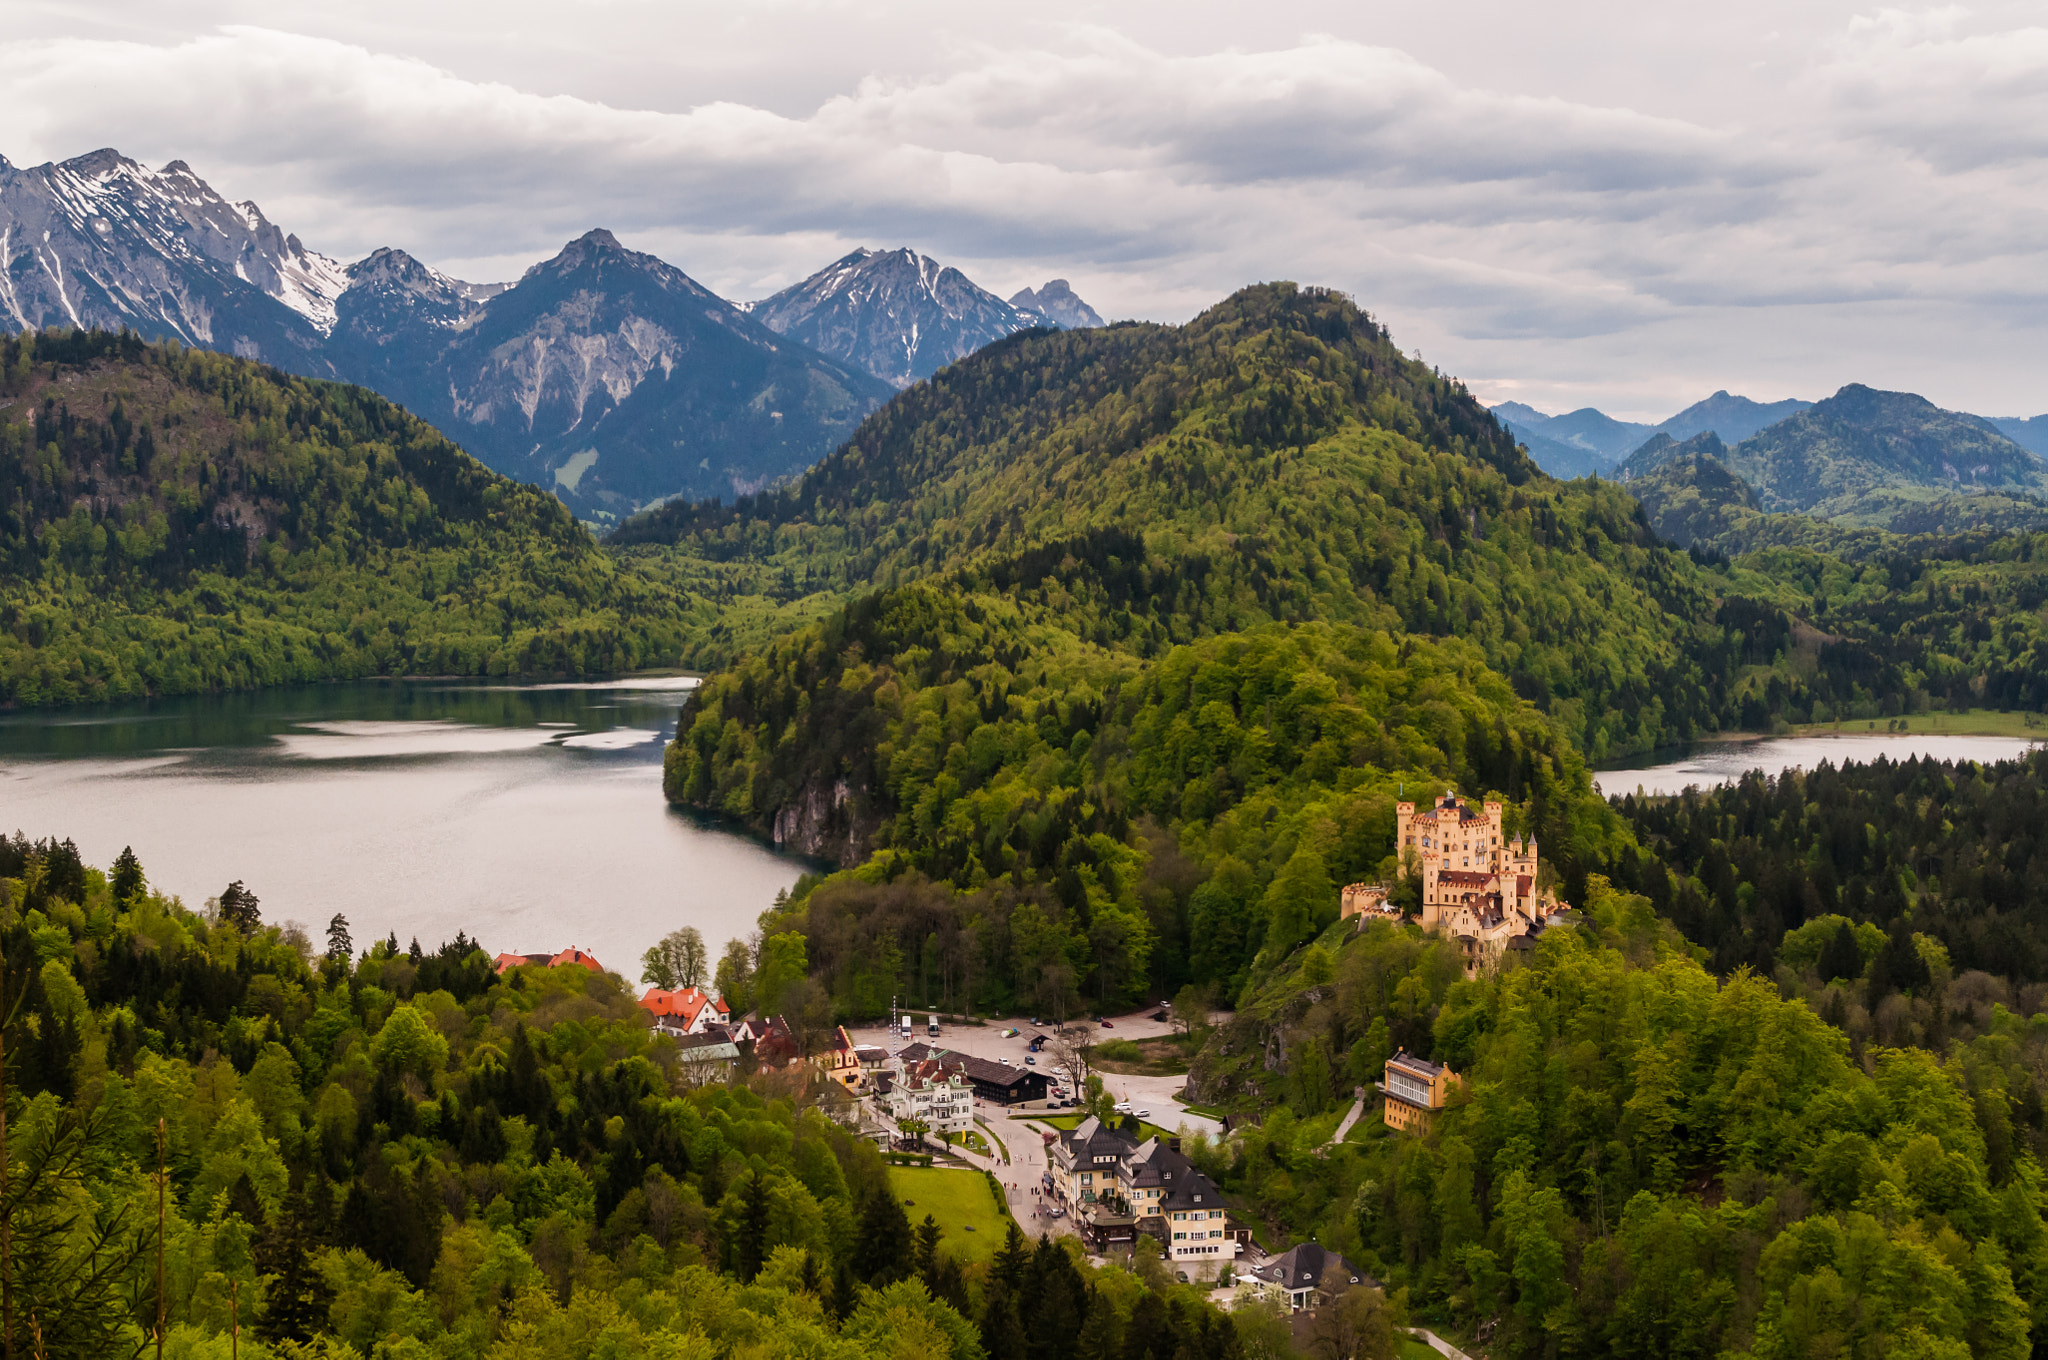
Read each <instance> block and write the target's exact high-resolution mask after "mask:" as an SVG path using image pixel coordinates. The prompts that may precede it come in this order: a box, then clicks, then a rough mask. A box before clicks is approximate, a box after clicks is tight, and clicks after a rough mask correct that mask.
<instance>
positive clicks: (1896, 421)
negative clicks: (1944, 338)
mask: <svg viewBox="0 0 2048 1360" xmlns="http://www.w3.org/2000/svg"><path fill="white" fill-rule="evenodd" d="M1726 461H1727V464H1728V470H1729V471H1730V472H1733V473H1734V474H1735V475H1736V476H1738V477H1741V478H1742V479H1743V480H1744V481H1745V482H1747V483H1749V485H1750V486H1751V487H1753V488H1755V490H1756V493H1757V496H1758V498H1759V500H1760V501H1761V502H1762V504H1763V507H1764V508H1765V509H1767V510H1783V511H1799V512H1802V513H1806V514H1811V515H1817V516H1819V517H1821V518H1826V519H1846V520H1851V521H1854V522H1859V523H1870V524H1878V525H1880V526H1882V525H1883V524H1886V523H1889V522H1890V519H1891V518H1892V516H1894V515H1895V514H1897V513H1898V511H1899V510H1900V509H1901V508H1903V507H1905V506H1907V505H1910V504H1913V503H1924V502H1927V501H1928V500H1930V499H1931V498H1933V497H1935V496H1939V495H1945V494H1952V493H1959V492H1970V493H1975V492H1979V491H1986V490H1995V491H2001V492H2005V493H2007V494H2013V493H2019V494H2023V495H2026V496H2037V495H2041V494H2044V493H2048V468H2044V467H2043V465H2042V463H2041V460H2040V459H2038V458H2036V457H2035V456H2034V455H2033V454H2031V453H2029V452H2028V451H2027V450H2026V449H2024V448H2022V447H2020V446H2019V445H2018V444H2016V443H2014V442H2013V441H2012V440H2011V439H2009V438H2007V437H2006V436H2005V435H2004V434H2003V433H2001V432H2000V431H1999V430H1998V429H1997V427H1995V426H1994V425H1992V424H1991V422H1990V421H1987V420H1985V419H1983V418H1982V417H1979V416H1972V415H1963V414H1961V413H1959V412H1955V411H1944V410H1942V409H1941V408H1940V407H1938V406H1936V405H1935V404H1934V403H1933V402H1931V401H1928V400H1927V399H1926V398H1925V397H1920V396H1915V395H1913V394H1912V393H1910V392H1881V391H1878V390H1876V389H1874V388H1869V387H1865V386H1863V385H1862V384H1860V383H1851V384H1850V385H1848V386H1847V387H1844V388H1843V389H1842V390H1841V391H1839V392H1837V393H1835V395H1834V396H1832V397H1829V398H1828V399H1827V400H1826V401H1822V402H1819V403H1817V404H1816V405H1814V406H1813V407H1811V408H1809V409H1808V410H1805V411H1802V412H1800V413H1799V414H1798V415H1795V416H1793V417H1791V418H1790V419H1788V420H1783V421H1780V422H1778V423H1777V424H1775V425H1772V426H1770V427H1769V428H1767V429H1765V430H1763V431H1761V432H1759V433H1758V434H1756V435H1753V436H1752V437H1750V438H1749V439H1746V440H1744V441H1743V442H1742V443H1740V444H1738V445H1736V446H1735V447H1734V448H1732V449H1730V450H1729V451H1728V455H1727V460H1726Z"/></svg>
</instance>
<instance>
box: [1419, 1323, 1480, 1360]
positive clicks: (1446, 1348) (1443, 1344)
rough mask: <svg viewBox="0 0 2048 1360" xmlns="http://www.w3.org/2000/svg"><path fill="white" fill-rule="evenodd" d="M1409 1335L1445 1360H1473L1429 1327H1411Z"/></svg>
mask: <svg viewBox="0 0 2048 1360" xmlns="http://www.w3.org/2000/svg"><path fill="white" fill-rule="evenodd" d="M1408 1335H1410V1336H1412V1337H1414V1338H1415V1339H1416V1340H1417V1341H1420V1342H1423V1343H1424V1344H1426V1345H1427V1346H1428V1347H1429V1348H1430V1349H1431V1350H1433V1351H1435V1352H1436V1353H1437V1354H1438V1355H1441V1356H1443V1357H1444V1358H1445V1360H1472V1357H1471V1356H1469V1355H1467V1354H1465V1352H1463V1351H1461V1350H1459V1349H1458V1348H1457V1347H1456V1346H1453V1345H1452V1344H1451V1343H1450V1342H1448V1341H1446V1340H1444V1339H1443V1338H1442V1337H1440V1336H1438V1335H1437V1334H1436V1333H1435V1332H1432V1331H1431V1330H1429V1328H1427V1327H1410V1328H1409V1329H1408Z"/></svg>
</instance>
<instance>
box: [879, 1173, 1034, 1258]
mask: <svg viewBox="0 0 2048 1360" xmlns="http://www.w3.org/2000/svg"><path fill="white" fill-rule="evenodd" d="M889 1188H890V1189H892V1190H894V1191H895V1192H896V1195H897V1198H899V1199H901V1200H902V1201H903V1212H904V1213H905V1214H908V1215H909V1216H910V1226H911V1227H913V1228H915V1227H916V1226H917V1225H919V1224H920V1223H923V1222H924V1216H925V1215H926V1214H930V1215H931V1216H932V1218H933V1219H934V1220H935V1221H937V1223H938V1225H939V1226H940V1227H941V1228H944V1229H945V1230H946V1236H945V1238H944V1239H943V1240H942V1241H941V1242H940V1244H939V1250H941V1251H943V1252H948V1253H950V1254H951V1255H953V1256H955V1257H957V1258H958V1259H959V1260H961V1261H963V1262H967V1261H986V1260H988V1259H989V1258H990V1257H992V1256H994V1255H995V1254H996V1249H997V1248H999V1247H1001V1246H1002V1245H1003V1238H1004V1236H1005V1235H1006V1234H1007V1233H1008V1231H1009V1223H1010V1219H1009V1215H1008V1214H1006V1213H1004V1212H1003V1211H1002V1210H1000V1209H998V1208H996V1196H995V1192H994V1191H993V1190H991V1189H989V1186H988V1177H987V1176H985V1175H983V1174H982V1173H981V1172H979V1171H959V1170H955V1169H953V1168H952V1167H936V1166H935V1167H916V1166H892V1167H890V1168H889ZM969 1228H972V1229H973V1231H972V1232H969V1231H968V1229H969Z"/></svg>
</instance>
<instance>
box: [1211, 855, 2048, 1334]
mask: <svg viewBox="0 0 2048 1360" xmlns="http://www.w3.org/2000/svg"><path fill="white" fill-rule="evenodd" d="M1585 914H1586V916H1587V918H1588V919H1587V920H1586V922H1585V923H1584V924H1582V925H1580V926H1577V927H1567V928H1563V929H1553V930H1551V931H1549V932H1547V933H1546V934H1545V935H1544V936H1543V938H1542V940H1541V941H1540V943H1539V944H1538V946H1537V948H1536V949H1535V950H1534V951H1533V953H1532V954H1531V955H1530V956H1529V957H1528V958H1527V959H1526V960H1525V961H1524V962H1523V963H1522V964H1521V965H1520V966H1516V967H1511V968H1506V969H1503V970H1501V971H1499V972H1497V973H1492V974H1489V975H1483V976H1481V977H1479V978H1476V979H1472V980H1467V979H1466V978H1465V977H1464V970H1463V967H1462V964H1461V960H1460V957H1459V954H1458V950H1457V946H1456V945H1455V944H1454V943H1451V942H1449V941H1445V940H1441V939H1436V938H1432V937H1427V936H1423V935H1421V934H1420V933H1419V932H1416V931H1415V930H1413V929H1412V928H1404V927H1399V926H1394V925H1390V924H1386V923H1374V924H1371V925H1368V926H1366V927H1365V928H1364V929H1363V930H1362V931H1354V930H1353V929H1352V928H1351V926H1350V923H1346V924H1344V925H1342V926H1337V927H1334V928H1332V929H1331V930H1330V931H1329V932H1326V934H1325V935H1324V937H1323V938H1322V939H1321V940H1320V941H1319V942H1318V943H1317V944H1316V945H1314V946H1312V947H1311V948H1309V949H1308V950H1305V951H1303V953H1302V954H1301V955H1300V956H1298V961H1297V962H1296V963H1294V964H1293V965H1292V966H1290V967H1289V968H1288V969H1286V970H1284V971H1283V972H1281V973H1279V974H1276V975H1275V976H1274V977H1273V978H1272V979H1271V980H1269V981H1268V982H1267V983H1266V984H1265V985H1264V986H1262V987H1260V988H1258V989H1256V990H1255V991H1254V992H1253V993H1252V994H1250V995H1249V996H1247V997H1246V999H1245V1001H1244V1004H1243V1005H1242V1006H1241V1007H1240V1009H1239V1011H1238V1013H1237V1014H1236V1016H1235V1017H1234V1018H1233V1019H1232V1020H1231V1021H1230V1022H1229V1023H1228V1024H1227V1025H1226V1026H1224V1027H1223V1028H1222V1029H1221V1030H1219V1031H1218V1033H1217V1035H1216V1036H1215V1037H1214V1038H1213V1039H1212V1040H1211V1041H1210V1043H1209V1044H1208V1046H1207V1047H1206V1048H1205V1049H1204V1050H1203V1053H1202V1056H1201V1058H1200V1059H1199V1060H1198V1061H1197V1064H1196V1067H1195V1070H1194V1073H1193V1075H1192V1076H1191V1078H1190V1081H1191V1084H1192V1085H1193V1086H1194V1087H1195V1088H1196V1089H1197V1090H1198V1091H1199V1092H1200V1093H1201V1094H1202V1095H1204V1096H1205V1097H1207V1098H1211V1099H1218V1100H1222V1099H1232V1098H1236V1099H1248V1100H1255V1101H1258V1102H1261V1103H1264V1104H1266V1105H1267V1106H1268V1108H1269V1110H1270V1113H1269V1114H1268V1115H1267V1117H1266V1118H1265V1120H1264V1121H1263V1123H1262V1124H1260V1125H1259V1126H1257V1127H1255V1128H1247V1129H1245V1130H1243V1131H1242V1132H1240V1134H1239V1135H1238V1136H1237V1137H1235V1138H1233V1139H1232V1140H1231V1141H1230V1142H1229V1143H1227V1144H1223V1145H1220V1146H1219V1145H1205V1146H1203V1147H1201V1148H1200V1149H1198V1150H1197V1153H1196V1156H1197V1158H1198V1160H1200V1161H1202V1162H1203V1163H1204V1164H1205V1165H1206V1167H1207V1168H1208V1169H1210V1170H1211V1171H1212V1173H1213V1174H1215V1175H1216V1176H1218V1177H1219V1179H1220V1180H1221V1182H1222V1184H1223V1186H1224V1188H1225V1189H1226V1190H1227V1191H1229V1192H1230V1193H1232V1194H1233V1195H1235V1196H1237V1198H1238V1202H1239V1204H1240V1205H1241V1206H1242V1207H1243V1208H1244V1209H1245V1210H1246V1211H1247V1212H1253V1213H1257V1214H1259V1215H1262V1216H1264V1217H1265V1218H1267V1219H1268V1221H1271V1222H1274V1223H1276V1224H1280V1225H1284V1228H1285V1231H1286V1232H1287V1233H1288V1234H1289V1235H1290V1236H1292V1237H1296V1238H1300V1237H1306V1236H1307V1235H1309V1234H1310V1233H1313V1234H1314V1236H1315V1238H1316V1240H1317V1241H1320V1242H1322V1243H1324V1244H1325V1245H1329V1246H1336V1247H1339V1248H1341V1249H1342V1250H1344V1251H1345V1252H1346V1253H1347V1254H1348V1255H1351V1257H1352V1259H1354V1260H1356V1261H1357V1262H1358V1263H1359V1264H1360V1265H1363V1266H1364V1267H1365V1268H1366V1269H1368V1270H1370V1271H1372V1272H1373V1273H1375V1274H1376V1275H1378V1276H1380V1278H1382V1279H1383V1280H1384V1281H1386V1282H1387V1284H1388V1286H1389V1287H1390V1288H1395V1287H1399V1288H1405V1289H1406V1290H1407V1293H1408V1303H1409V1307H1410V1309H1411V1310H1412V1311H1413V1313H1414V1314H1415V1315H1416V1316H1417V1317H1419V1318H1428V1319H1431V1320H1432V1321H1435V1322H1436V1323H1437V1324H1438V1325H1443V1326H1450V1327H1454V1328H1458V1329H1462V1330H1464V1331H1466V1333H1467V1334H1468V1335H1470V1334H1476V1335H1477V1336H1478V1337H1479V1339H1480V1341H1481V1342H1482V1343H1484V1344H1485V1345H1487V1346H1488V1347H1490V1348H1491V1351H1492V1353H1494V1354H1497V1355H1529V1356H1538V1355H1541V1356H1560V1355H1580V1356H1658V1357H1669V1356H1701V1357H1705V1356H1715V1355H1722V1356H1731V1357H1733V1356H1743V1357H1749V1356H1754V1357H1758V1360H1763V1358H1764V1357H1802V1358H1803V1357H1821V1356H1873V1357H1874V1356H1894V1355H1915V1356H1943V1357H1954V1360H1962V1357H1964V1356H1975V1357H1986V1356H2004V1357H2014V1358H2015V1360H2016V1358H2017V1357H2023V1356H2027V1355H2030V1354H2032V1353H2033V1352H2034V1347H2035V1342H2036V1340H2037V1339H2039V1338H2042V1337H2043V1336H2044V1335H2048V1331H2044V1327H2043V1323H2044V1320H2048V1229H2044V1224H2043V1221H2042V1199H2041V1184H2042V1178H2041V1162H2040V1159H2041V1157H2042V1155H2043V1151H2044V1149H2048V1120H2044V1118H2043V1111H2042V1102H2041V1098H2040V1094H2039V1090H2038V1087H2037V1085H2036V1081H2037V1078H2036V1072H2037V1070H2038V1069H2037V1063H2038V1059H2039V1056H2040V1048H2039V1044H2040V1040H2039V1038H2038V1036H2039V1035H2040V1034H2041V1032H2042V1028H2043V1026H2042V1024H2041V1023H2040V1022H2039V1020H2038V1018H2037V1019H2036V1020H2035V1021H2028V1020H2024V1019H2022V1018H2020V1016H2019V1015H2018V1014H2016V1013H2015V1012H2013V1011H2011V1010H2008V1009H2005V1008H2004V1007H1995V1008H1986V1011H1985V1013H1984V1015H1983V1016H1982V1021H1981V1028H1979V1029H1977V1030H1975V1031H1974V1032H1973V1033H1972V1035H1971V1036H1970V1037H1968V1038H1964V1037H1962V1036H1961V1035H1958V1036H1954V1037H1953V1038H1952V1039H1951V1041H1950V1042H1949V1043H1948V1044H1947V1045H1946V1046H1944V1047H1943V1048H1942V1049H1941V1051H1938V1052H1933V1051H1928V1050H1927V1049H1925V1048H1919V1047H1889V1046H1885V1045H1883V1044H1881V1043H1878V1042H1871V1043H1869V1044H1867V1045H1862V1046H1859V1047H1858V1049H1857V1050H1856V1051H1855V1052H1853V1053H1852V1051H1851V1045H1850V1042H1849V1040H1848V1039H1846V1038H1845V1037H1844V1035H1843V1034H1842V1033H1841V1032H1840V1031H1839V1030H1838V1029H1836V1028H1834V1027H1832V1026H1830V1025H1829V1024H1828V1023H1826V1021H1825V1020H1823V1019H1822V1018H1821V1017H1820V1016H1818V1015H1816V1014H1815V1012H1814V1011H1813V1009H1812V1008H1811V1007H1809V1006H1808V1005H1807V1004H1805V1002H1804V1001H1802V1000H1799V999H1791V1000H1788V999H1786V998H1785V997H1784V996H1783V995H1781V992H1780V989H1779V988H1778V987H1777V986H1775V985H1773V984H1772V983H1771V982H1769V981H1768V980H1766V979H1765V978H1763V977H1760V976H1758V975H1756V974H1753V973H1750V972H1748V971H1746V970H1741V971H1737V972H1736V973H1734V974H1732V975H1730V976H1727V977H1725V978H1719V979H1717V978H1716V977H1715V976H1714V975H1713V974H1712V973H1710V972H1708V971H1707V970H1706V969H1705V968H1703V967H1702V966H1701V964H1700V963H1698V962H1696V961H1695V960H1694V959H1693V958H1692V957H1691V956H1690V955H1689V952H1688V950H1687V948H1686V947H1685V945H1684V942H1683V941H1682V940H1681V939H1680V938H1679V937H1678V935H1677V933H1676V931H1674V930H1673V928H1672V927H1671V926H1670V925H1669V924H1668V923H1666V922H1663V921H1661V920H1660V919H1659V918H1658V917H1657V915H1656V912H1655V910H1654V908H1653V906H1652V904H1651V903H1650V901H1649V900H1648V899H1647V898H1645V897H1642V896H1639V895H1636V894H1631V893H1626V892H1622V891H1619V890H1617V889H1614V888H1612V887H1610V886H1609V885H1608V884H1607V883H1606V881H1605V880H1604V879H1598V878H1596V879H1595V880H1594V881H1593V883H1592V884H1591V885H1590V891H1589V895H1588V903H1587V911H1586V913H1585ZM1275 1045H1278V1046H1279V1047H1280V1048H1281V1049H1282V1051H1284V1052H1285V1053H1286V1054H1287V1061H1286V1062H1285V1063H1284V1064H1281V1065H1279V1066H1278V1067H1277V1068H1276V1067H1275V1066H1274V1065H1272V1064H1270V1063H1268V1062H1267V1061H1266V1060H1265V1056H1266V1055H1267V1054H1269V1053H1270V1052H1272V1051H1273V1047H1274V1046H1275ZM1396 1047H1403V1048H1406V1049H1407V1050H1408V1051H1410V1052H1411V1053H1417V1054H1421V1055H1427V1056H1431V1057H1434V1058H1435V1059H1436V1060H1438V1061H1442V1062H1446V1063H1449V1064H1450V1065H1451V1066H1452V1068H1453V1069H1454V1070H1455V1071H1457V1072H1458V1073H1459V1074H1460V1075H1461V1077H1462V1084H1461V1085H1460V1086H1459V1087H1458V1088H1456V1092H1455V1094H1454V1096H1453V1098H1452V1101H1451V1105H1450V1108H1449V1109H1448V1110H1447V1111H1446V1112H1445V1113H1444V1115H1443V1116H1442V1117H1441V1119H1440V1121H1439V1123H1438V1126H1437V1127H1436V1128H1435V1130H1434V1131H1433V1132H1432V1134H1431V1136H1429V1137H1428V1138H1404V1137H1399V1136H1395V1135H1391V1134H1390V1133H1389V1132H1388V1131H1387V1130H1386V1128H1385V1126H1384V1125H1383V1124H1381V1123H1380V1122H1379V1121H1378V1120H1370V1119H1369V1120H1365V1121H1361V1122H1360V1124H1359V1125H1358V1126H1357V1127H1356V1128H1355V1129H1354V1130H1353V1132H1352V1134H1351V1135H1350V1136H1349V1138H1347V1140H1346V1141H1344V1142H1342V1143H1339V1144H1336V1145H1335V1146H1333V1147H1329V1148H1328V1149H1327V1150H1325V1149H1323V1147H1322V1145H1323V1144H1324V1143H1326V1142H1327V1140H1328V1139H1329V1138H1330V1136H1331V1134H1332V1132H1333V1131H1334V1128H1335V1126H1336V1123H1337V1120H1338V1114H1339V1109H1340V1108H1341V1105H1342V1104H1343V1103H1344V1101H1345V1100H1346V1099H1347V1098H1348V1094H1349V1090H1350V1087H1351V1086H1352V1084H1353V1083H1354V1082H1356V1081H1361V1080H1369V1079H1370V1078H1371V1075H1372V1074H1373V1073H1375V1072H1377V1071H1378V1068H1379V1064H1380V1063H1381V1062H1383V1061H1384V1059H1385V1057H1386V1056H1387V1055H1388V1054H1389V1053H1391V1052H1392V1051H1393V1050H1394V1049H1395V1048H1396ZM1340 1091H1341V1093H1342V1094H1341V1095H1340Z"/></svg>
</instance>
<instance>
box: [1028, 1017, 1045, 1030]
mask: <svg viewBox="0 0 2048 1360" xmlns="http://www.w3.org/2000/svg"><path fill="white" fill-rule="evenodd" d="M1044 1023H1045V1022H1044V1021H1043V1020H1040V1019H1039V1018H1038V1017H1037V1016H1035V1015H1034V1016H1032V1017H1031V1024H1032V1026H1033V1027H1034V1028H1035V1027H1037V1026H1039V1025H1042V1024H1044Z"/></svg>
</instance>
